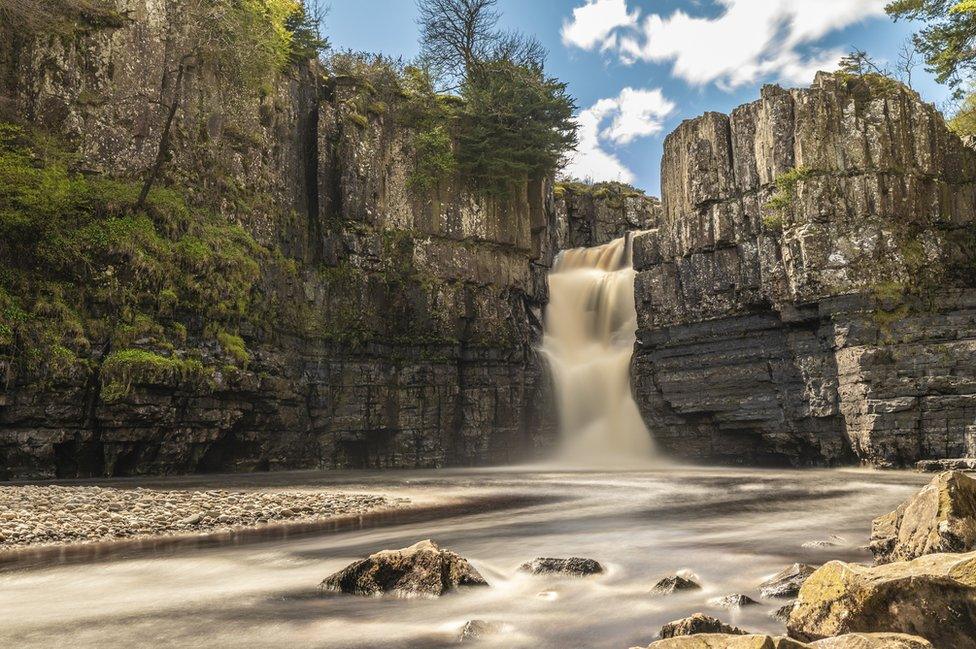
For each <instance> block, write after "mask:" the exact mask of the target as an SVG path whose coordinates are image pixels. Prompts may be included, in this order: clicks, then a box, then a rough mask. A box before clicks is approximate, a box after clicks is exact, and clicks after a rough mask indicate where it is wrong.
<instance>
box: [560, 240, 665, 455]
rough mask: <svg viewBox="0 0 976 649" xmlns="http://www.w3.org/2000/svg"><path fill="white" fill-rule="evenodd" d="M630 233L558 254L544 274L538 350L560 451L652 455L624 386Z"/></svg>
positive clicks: (631, 326) (630, 341)
mask: <svg viewBox="0 0 976 649" xmlns="http://www.w3.org/2000/svg"><path fill="white" fill-rule="evenodd" d="M634 277H635V273H634V269H633V263H632V248H631V236H630V235H629V234H628V235H627V236H625V237H622V238H620V239H616V240H614V241H612V242H610V243H608V244H606V245H603V246H598V247H595V248H577V249H574V250H566V251H563V252H562V253H560V254H559V256H558V257H557V258H556V263H555V265H554V267H553V271H552V273H550V274H549V304H548V305H547V306H546V317H545V336H544V338H543V344H542V351H543V353H544V354H545V357H546V358H547V359H548V361H549V367H550V370H551V372H552V377H553V384H554V387H555V393H556V400H557V405H558V409H559V419H560V421H559V423H560V430H561V432H562V449H561V451H562V455H563V458H564V459H568V460H570V461H572V462H585V463H587V465H588V466H594V464H596V463H600V464H603V463H618V462H620V461H632V460H634V459H635V458H647V457H649V456H650V455H651V451H652V441H651V435H650V433H649V432H648V430H647V427H646V426H645V425H644V421H643V420H642V418H641V415H640V412H639V411H638V409H637V404H636V403H635V402H634V399H633V396H632V395H631V391H630V358H631V355H632V354H633V351H634V343H635V341H636V332H637V311H636V308H635V305H634Z"/></svg>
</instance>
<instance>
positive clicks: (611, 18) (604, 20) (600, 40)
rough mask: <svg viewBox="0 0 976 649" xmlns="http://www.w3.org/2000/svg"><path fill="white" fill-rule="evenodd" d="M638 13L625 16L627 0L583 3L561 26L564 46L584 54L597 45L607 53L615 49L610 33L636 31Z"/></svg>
mask: <svg viewBox="0 0 976 649" xmlns="http://www.w3.org/2000/svg"><path fill="white" fill-rule="evenodd" d="M639 16H640V11H634V12H628V11H627V0H586V4H585V5H583V6H582V7H577V8H576V9H573V17H572V19H570V20H566V21H565V22H564V23H563V30H562V36H563V43H564V44H566V45H573V46H576V47H579V48H582V49H584V50H591V49H593V48H594V47H596V46H597V45H600V46H601V48H604V49H607V48H610V47H613V46H614V45H616V40H615V38H614V37H613V35H612V33H613V31H614V30H615V29H617V28H618V27H636V26H637V18H638V17H639Z"/></svg>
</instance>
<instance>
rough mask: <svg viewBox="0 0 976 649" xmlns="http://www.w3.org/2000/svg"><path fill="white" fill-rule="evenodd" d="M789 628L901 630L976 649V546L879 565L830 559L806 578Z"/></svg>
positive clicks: (794, 631)
mask: <svg viewBox="0 0 976 649" xmlns="http://www.w3.org/2000/svg"><path fill="white" fill-rule="evenodd" d="M787 628H788V629H789V633H790V635H791V636H792V637H794V638H799V639H801V640H807V641H813V640H819V639H822V638H827V637H830V636H836V635H842V634H845V633H854V632H895V633H909V634H912V635H919V636H922V637H924V638H926V639H927V640H928V641H929V642H931V643H932V644H934V645H935V646H936V647H952V648H953V649H976V552H973V553H970V554H930V555H926V556H924V557H919V558H918V559H915V560H913V561H904V562H898V563H889V564H884V565H880V566H862V565H858V564H852V563H844V562H842V561H831V562H830V563H828V564H826V565H824V566H823V567H821V568H819V569H818V570H817V571H816V572H814V573H813V574H812V575H811V576H810V577H809V578H808V579H807V580H806V581H805V582H803V586H802V587H801V588H800V594H799V597H798V599H797V601H796V604H795V605H794V606H793V610H792V612H791V613H790V618H789V621H788V622H787Z"/></svg>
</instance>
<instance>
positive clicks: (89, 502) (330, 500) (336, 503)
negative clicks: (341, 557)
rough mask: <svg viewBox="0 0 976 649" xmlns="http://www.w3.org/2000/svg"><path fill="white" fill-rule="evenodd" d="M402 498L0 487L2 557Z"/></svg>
mask: <svg viewBox="0 0 976 649" xmlns="http://www.w3.org/2000/svg"><path fill="white" fill-rule="evenodd" d="M406 502H407V501H406V500H405V499H403V498H387V497H384V496H372V495H363V494H337V493H327V492H321V491H277V490H276V491H269V492H264V491H228V490H223V489H222V490H206V491H189V490H166V491H162V490H156V489H146V488H143V487H137V488H135V489H115V488H109V487H84V486H82V487H76V486H72V487H62V486H53V485H43V486H41V485H37V486H35V485H30V486H0V551H2V550H5V549H10V548H16V547H25V546H38V545H64V544H68V543H89V542H98V541H111V540H116V539H127V538H138V537H154V536H165V535H169V534H187V533H207V532H214V531H223V530H230V529H240V528H242V527H243V528H246V527H257V526H262V525H269V524H275V523H281V522H287V523H310V522H315V521H321V520H326V519H328V518H331V517H334V516H336V515H341V514H342V513H357V514H360V513H364V512H367V511H370V510H373V509H377V508H380V507H387V508H389V507H400V506H403V505H404V504H405V503H406Z"/></svg>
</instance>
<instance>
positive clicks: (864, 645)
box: [810, 633, 932, 649]
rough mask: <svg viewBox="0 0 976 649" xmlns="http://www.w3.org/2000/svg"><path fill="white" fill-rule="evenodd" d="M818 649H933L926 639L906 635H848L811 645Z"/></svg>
mask: <svg viewBox="0 0 976 649" xmlns="http://www.w3.org/2000/svg"><path fill="white" fill-rule="evenodd" d="M810 646H811V647H816V649H932V643H930V642H929V641H928V640H926V639H925V638H920V637H918V636H915V635H906V634H904V633H848V634H847V635H841V636H837V637H834V638H824V639H823V640H817V641H816V642H812V643H810Z"/></svg>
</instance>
